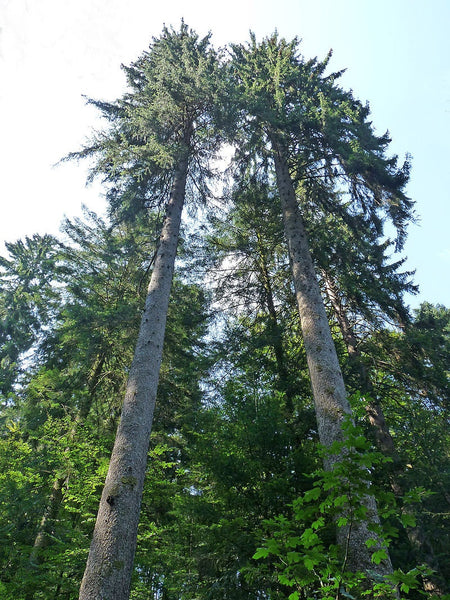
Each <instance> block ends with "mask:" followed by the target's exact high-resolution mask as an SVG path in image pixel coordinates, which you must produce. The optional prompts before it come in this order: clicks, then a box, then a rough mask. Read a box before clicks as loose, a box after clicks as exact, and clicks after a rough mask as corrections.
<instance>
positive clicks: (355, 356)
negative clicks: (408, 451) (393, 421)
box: [322, 273, 445, 596]
mask: <svg viewBox="0 0 450 600" xmlns="http://www.w3.org/2000/svg"><path fill="white" fill-rule="evenodd" d="M322 275H323V278H324V281H325V289H326V293H327V296H328V298H329V300H330V302H331V305H332V308H333V312H334V314H335V317H336V319H337V322H338V324H339V328H340V330H341V333H342V337H343V339H344V342H345V344H346V346H347V351H348V355H349V357H350V359H351V361H352V362H354V363H356V367H357V370H358V374H359V379H360V386H361V390H360V391H361V392H362V393H364V392H367V393H368V394H369V395H370V394H371V393H372V392H373V386H372V384H371V381H370V378H369V375H368V373H367V369H366V368H365V365H364V364H363V362H362V360H361V352H360V350H359V348H358V342H357V338H356V336H355V334H354V331H353V328H352V325H351V324H350V322H349V320H348V318H347V314H346V312H345V309H344V308H343V306H342V303H341V302H340V300H339V294H338V291H337V289H336V286H335V285H334V282H333V281H332V280H331V278H330V277H328V275H327V274H326V273H323V274H322ZM365 409H366V414H367V417H368V419H369V422H370V424H371V425H372V427H373V428H374V431H375V437H376V441H377V444H378V446H379V448H380V450H381V452H383V454H385V455H386V456H389V457H390V458H391V459H392V470H391V477H390V479H391V488H392V491H393V492H394V494H395V495H396V496H399V497H401V496H403V495H404V493H405V490H404V489H403V484H402V483H401V476H402V472H403V465H402V462H401V459H400V456H399V454H398V452H397V450H396V447H395V442H394V439H393V437H392V435H391V433H390V431H389V427H388V425H387V423H386V419H385V416H384V412H383V408H382V406H381V404H380V403H379V402H377V401H376V400H374V399H373V398H371V399H370V402H368V403H367V404H366V405H365ZM403 510H404V512H406V513H408V514H411V516H413V517H416V515H415V514H414V510H413V507H411V506H406V507H404V509H403ZM406 531H407V535H408V540H409V542H410V544H411V547H412V548H413V550H414V552H415V553H416V554H417V564H419V563H421V562H424V563H425V564H426V565H427V566H428V567H430V568H431V569H432V570H433V571H434V574H433V575H432V576H431V577H423V588H424V591H425V592H433V593H434V594H437V595H438V596H442V595H443V594H444V593H445V591H444V586H443V581H444V578H443V577H442V571H441V568H440V565H439V561H438V559H437V557H436V555H435V553H434V549H433V544H432V542H431V540H430V539H429V538H428V536H427V535H426V534H425V532H424V530H423V527H422V526H421V524H420V522H418V523H417V525H416V526H415V527H407V528H406Z"/></svg>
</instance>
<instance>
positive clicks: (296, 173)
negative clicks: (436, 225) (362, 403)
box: [232, 35, 411, 574]
mask: <svg viewBox="0 0 450 600" xmlns="http://www.w3.org/2000/svg"><path fill="white" fill-rule="evenodd" d="M233 50H234V64H233V66H232V75H233V77H234V81H235V84H236V86H237V95H238V103H239V104H240V107H241V110H242V111H243V113H244V114H246V115H249V117H248V118H247V119H245V117H244V119H243V121H242V122H243V124H244V125H243V127H246V128H247V130H248V131H249V137H252V138H253V139H256V140H258V138H259V140H260V141H259V149H260V150H259V153H260V155H262V156H264V157H267V156H268V158H270V159H271V160H272V161H273V165H274V170H275V179H276V184H277V188H278V194H279V198H280V201H281V207H282V214H283V223H284V231H285V237H286V240H287V244H288V249H289V259H290V263H291V269H292V276H293V281H294V286H295V292H296V298H297V304H298V310H299V315H300V319H301V326H302V333H303V339H304V344H305V349H306V355H307V359H308V367H309V372H310V377H311V385H312V390H313V396H314V402H315V408H316V417H317V425H318V432H319V437H320V440H321V442H322V444H323V445H324V446H325V447H328V448H330V447H332V446H333V444H335V443H336V442H339V441H342V440H343V438H344V433H343V429H342V423H343V420H344V419H345V415H351V408H350V405H349V402H348V399H347V394H346V390H345V385H344V380H343V377H342V373H341V369H340V365H339V361H338V357H337V353H336V350H335V346H334V343H333V339H332V336H331V331H330V327H329V323H328V317H327V314H326V310H325V306H324V302H323V299H322V296H321V291H320V287H319V284H318V279H317V275H316V272H315V268H314V264H313V261H312V258H311V252H310V248H309V243H308V239H307V233H306V229H305V224H304V219H303V217H302V214H301V208H300V207H301V204H302V202H307V201H308V194H309V193H310V192H311V189H312V190H313V191H315V190H317V188H318V184H317V181H320V180H322V182H323V183H322V185H321V192H322V193H321V194H317V199H318V200H319V201H320V200H322V201H324V202H325V203H328V210H334V211H336V212H339V211H340V212H342V211H343V210H345V205H344V204H343V203H339V202H334V203H333V202H332V201H330V199H331V200H332V199H333V196H330V194H328V193H327V191H328V190H329V189H331V190H332V191H334V190H335V189H337V187H338V186H339V188H340V189H341V190H342V193H341V195H340V196H339V197H344V199H345V201H346V203H347V206H348V208H347V210H354V211H357V210H360V211H362V212H364V213H365V214H367V215H368V217H370V219H371V222H372V224H373V227H375V228H377V229H380V228H381V227H382V224H383V218H386V216H387V217H389V218H390V220H391V221H392V222H393V224H394V226H395V227H396V228H397V232H398V236H397V246H398V247H401V245H402V243H403V240H404V236H405V226H406V224H407V221H408V219H409V218H410V215H411V202H410V201H409V199H408V198H407V197H406V196H405V195H404V193H403V187H404V185H405V183H406V181H407V175H408V164H406V165H404V167H403V169H401V170H398V169H397V168H396V159H395V158H394V159H388V158H386V156H385V149H386V146H387V144H388V141H389V139H388V137H387V136H383V137H381V138H380V137H377V136H375V134H374V133H373V131H372V128H371V125H370V123H369V122H368V121H367V120H366V118H367V115H368V112H369V111H368V108H367V107H363V106H362V105H361V104H360V103H358V102H357V101H356V100H354V99H353V97H352V95H351V93H349V92H344V91H343V90H341V89H340V88H338V87H337V86H336V84H335V81H336V79H337V78H338V76H339V74H333V75H331V76H325V75H324V71H325V69H326V66H327V62H328V58H329V57H328V58H327V59H326V60H325V61H322V62H319V61H317V60H316V59H315V60H311V61H305V60H304V59H303V58H302V57H301V56H300V54H299V50H298V41H297V40H296V39H294V40H293V41H292V42H290V43H288V42H286V41H285V40H283V39H281V40H279V39H278V37H277V35H273V36H272V37H270V38H267V39H265V40H263V41H262V42H261V43H260V44H258V43H257V42H256V39H255V37H254V36H252V39H251V42H250V43H249V44H248V46H244V45H240V46H238V45H235V46H234V47H233ZM267 147H269V148H270V150H269V152H267ZM311 182H312V183H311ZM334 197H336V196H334ZM338 459H339V455H334V456H333V455H330V456H329V457H328V459H327V461H326V462H327V468H328V469H332V468H333V464H334V462H335V461H336V460H338ZM365 509H366V518H365V519H363V520H361V521H360V522H359V523H353V524H352V526H351V527H350V529H348V528H347V527H345V528H340V529H338V537H339V541H340V545H341V547H342V549H343V550H344V548H347V550H348V560H347V564H348V565H349V566H350V568H351V569H354V570H363V571H366V572H369V571H370V570H372V569H373V568H374V566H373V564H372V563H371V552H370V551H369V550H368V548H367V545H366V542H367V541H368V540H369V539H370V538H371V537H372V533H371V532H370V531H369V529H368V525H369V523H370V522H371V521H373V522H377V521H378V516H377V509H376V505H375V502H374V499H373V498H372V497H371V496H370V495H369V494H368V495H367V496H366V499H365ZM391 569H392V567H391V565H390V561H389V558H387V559H386V561H384V562H383V563H380V564H379V565H377V567H376V570H377V572H378V573H379V574H386V573H390V572H391Z"/></svg>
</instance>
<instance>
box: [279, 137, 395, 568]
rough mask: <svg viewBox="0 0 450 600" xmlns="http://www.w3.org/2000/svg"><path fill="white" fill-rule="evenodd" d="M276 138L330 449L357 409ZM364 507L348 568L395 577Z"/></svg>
mask: <svg viewBox="0 0 450 600" xmlns="http://www.w3.org/2000/svg"><path fill="white" fill-rule="evenodd" d="M270 139H271V143H272V149H273V157H274V162H275V172H276V180H277V187H278V193H279V196H280V201H281V207H282V213H283V221H284V231H285V236H286V240H287V243H288V249H289V260H290V264H291V270H292V274H293V280H294V287H295V294H296V299H297V305H298V310H299V315H300V322H301V327H302V335H303V342H304V345H305V351H306V357H307V362H308V369H309V373H310V378H311V387H312V391H313V398H314V405H315V412H316V419H317V427H318V433H319V439H320V442H321V444H322V445H323V446H325V447H326V448H329V447H330V446H331V445H332V444H333V442H336V441H343V440H344V434H343V430H342V421H343V419H344V418H345V416H346V415H351V408H350V404H349V402H348V399H347V394H346V390H345V385H344V379H343V376H342V372H341V368H340V365H339V361H338V357H337V353H336V348H335V346H334V341H333V338H332V335H331V329H330V325H329V322H328V317H327V314H326V310H325V304H324V302H323V298H322V295H321V292H320V287H319V283H318V280H317V275H316V273H315V269H314V265H313V262H312V258H311V253H310V251H309V245H308V240H307V236H306V231H305V226H304V223H303V219H302V216H301V214H300V210H299V207H298V203H297V198H296V194H295V190H294V186H293V183H292V179H291V176H290V173H289V167H288V163H287V158H286V151H285V148H284V146H283V144H282V143H280V142H279V140H278V139H277V136H276V134H274V133H272V134H270ZM340 458H342V457H340V456H334V457H329V458H328V459H327V460H326V461H325V468H326V469H328V470H331V469H332V468H333V464H334V462H336V461H337V460H339V459H340ZM364 504H365V507H366V509H367V521H364V522H355V523H352V524H351V525H350V527H339V528H338V531H337V541H338V544H339V546H340V547H341V549H342V551H343V553H344V554H345V562H346V566H347V568H348V569H350V570H351V571H357V570H362V571H365V572H368V571H376V572H377V573H378V574H380V575H385V574H388V573H391V572H392V565H391V561H390V559H389V558H388V559H387V560H386V561H383V562H382V563H381V564H380V565H375V564H374V563H372V561H371V554H372V551H373V550H374V549H372V551H369V550H368V549H367V546H366V543H365V542H366V541H367V540H369V539H373V538H374V537H375V536H374V533H373V532H371V531H370V530H369V528H368V524H369V523H370V522H372V523H377V524H378V523H379V518H378V511H377V507H376V502H375V499H374V498H373V497H372V496H369V495H368V496H366V498H365V499H364Z"/></svg>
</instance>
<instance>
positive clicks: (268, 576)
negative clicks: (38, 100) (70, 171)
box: [0, 22, 450, 600]
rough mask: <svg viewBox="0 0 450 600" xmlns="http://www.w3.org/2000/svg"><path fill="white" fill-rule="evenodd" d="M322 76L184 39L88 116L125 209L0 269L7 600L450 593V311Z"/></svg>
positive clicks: (294, 52) (332, 83)
mask: <svg viewBox="0 0 450 600" xmlns="http://www.w3.org/2000/svg"><path fill="white" fill-rule="evenodd" d="M330 61H331V53H330V54H329V55H328V56H327V57H325V59H323V60H318V59H312V60H307V59H305V58H304V57H303V56H302V54H301V44H300V42H299V40H298V39H294V40H292V41H287V40H284V39H282V38H280V37H279V36H278V35H277V34H276V33H275V34H273V35H271V36H269V37H267V38H265V39H263V40H261V41H258V40H257V39H256V38H255V36H254V35H253V34H252V35H251V36H250V40H249V42H248V43H246V44H235V45H230V46H229V48H227V49H223V50H221V51H217V50H215V49H214V48H213V47H212V45H211V36H210V35H208V36H206V37H205V38H199V36H198V35H197V34H196V33H195V32H194V31H192V30H191V29H190V28H189V27H188V26H187V25H186V24H185V23H184V22H182V23H181V26H180V29H179V30H178V31H177V30H174V29H171V28H164V30H163V31H162V34H161V36H160V37H158V38H155V39H153V41H152V42H151V44H150V46H149V48H148V50H147V51H145V52H144V53H143V54H142V55H141V56H140V57H139V58H138V59H137V60H136V61H135V62H133V63H132V64H131V65H129V66H126V67H124V73H125V76H126V80H127V84H128V90H127V92H126V93H125V94H124V95H123V96H122V97H120V98H119V99H117V100H115V101H106V100H89V102H90V103H92V104H94V105H95V106H96V107H97V108H98V109H99V111H100V113H101V115H102V116H103V118H104V122H105V127H104V129H103V130H101V131H98V132H96V133H94V134H93V135H92V137H91V139H90V140H89V141H88V142H87V143H86V145H85V147H84V148H82V149H81V150H79V151H77V152H74V153H72V154H71V155H70V156H69V157H68V158H72V159H73V158H75V159H84V158H86V159H88V160H90V161H91V162H90V165H91V175H90V176H91V177H100V178H101V179H102V180H103V182H104V185H105V192H106V197H107V200H108V214H107V216H105V217H99V216H98V215H96V214H94V213H91V212H89V211H87V210H86V211H85V215H84V217H83V218H82V219H74V220H70V219H68V220H66V221H65V222H64V223H63V226H62V235H61V236H59V237H56V236H50V235H46V236H37V235H35V236H33V237H31V238H26V239H25V240H19V241H17V242H15V243H9V244H7V252H8V255H7V256H6V257H2V258H0V360H1V363H0V402H1V404H0V465H1V468H0V473H1V474H0V480H1V485H0V515H1V517H0V595H1V597H2V598H5V600H13V599H14V600H39V599H48V598H64V599H67V600H72V599H73V600H75V598H78V594H79V590H80V582H81V581H82V579H83V583H82V587H81V592H80V596H79V597H80V598H81V599H83V600H86V599H87V598H89V599H90V600H91V599H94V598H95V599H97V600H100V598H106V597H110V598H112V597H114V598H116V599H117V600H118V599H120V600H122V599H128V598H132V599H134V600H149V599H152V600H193V599H196V600H225V599H226V598H233V599H234V600H240V599H242V600H247V599H248V600H250V598H252V599H254V598H259V599H263V598H264V599H268V600H309V599H312V598H317V599H322V600H331V599H337V598H385V599H388V598H404V599H411V600H416V599H419V598H423V597H426V598H430V599H432V598H444V599H445V598H450V590H449V588H448V581H449V579H450V560H449V555H448V547H449V545H450V528H449V519H448V515H449V502H450V496H449V492H448V490H449V486H450V481H449V459H450V454H449V448H450V439H449V428H448V419H449V371H448V359H449V351H450V350H449V331H450V311H449V309H447V308H446V307H444V306H441V305H436V306H434V305H432V304H430V303H426V302H425V303H423V304H422V305H421V307H420V308H419V309H418V310H416V311H413V312H412V313H411V311H410V310H409V308H408V306H407V297H406V294H408V293H415V292H416V291H417V286H416V285H415V283H414V279H413V275H414V274H413V273H412V272H409V271H405V270H404V260H405V259H404V257H403V256H402V255H401V250H402V248H403V244H404V240H405V236H406V233H407V226H408V224H409V223H411V222H412V221H413V219H414V213H413V202H412V200H411V199H410V198H408V196H407V192H406V185H407V181H408V176H409V170H410V160H409V157H406V159H405V161H404V163H403V164H400V163H399V159H398V157H396V156H390V155H389V142H390V139H389V135H388V134H387V133H386V134H384V135H381V136H379V135H377V134H376V133H375V129H374V126H373V125H372V123H371V121H369V115H370V110H369V106H368V105H363V104H361V103H360V102H359V101H358V100H357V99H355V98H354V96H353V93H352V92H350V91H347V90H344V89H343V88H342V87H340V86H339V77H340V74H341V72H334V73H333V72H330ZM229 147H231V148H233V151H234V155H233V158H232V161H231V164H230V165H229V167H228V168H227V169H226V172H224V173H223V174H222V175H223V177H222V179H220V178H219V177H218V176H217V173H218V172H220V171H221V169H222V166H221V164H223V162H224V161H222V163H221V162H220V160H219V161H218V157H220V153H221V152H222V151H223V150H224V149H225V148H229ZM218 165H219V166H218ZM223 170H224V169H223ZM184 204H187V205H188V206H189V207H191V208H192V210H191V211H189V213H188V214H187V215H184V216H183V217H182V211H183V206H184ZM387 232H391V233H392V232H394V239H392V240H391V239H389V237H388V235H387ZM105 478H106V482H105ZM99 502H100V508H99ZM97 510H98V513H97ZM83 572H85V575H84V578H83Z"/></svg>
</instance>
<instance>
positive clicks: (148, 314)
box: [79, 154, 188, 600]
mask: <svg viewBox="0 0 450 600" xmlns="http://www.w3.org/2000/svg"><path fill="white" fill-rule="evenodd" d="M187 165H188V157H187V154H186V156H185V157H184V158H183V159H181V161H180V164H179V165H178V169H177V171H176V173H175V176H174V181H173V187H172V191H171V196H170V199H169V202H168V205H167V211H166V216H165V219H164V224H163V227H162V231H161V236H160V242H159V247H158V251H157V254H156V259H155V265H154V269H153V273H152V276H151V280H150V284H149V288H148V295H147V299H146V303H145V309H144V313H143V315H142V320H141V325H140V330H139V336H138V341H137V344H136V350H135V354H134V359H133V362H132V365H131V368H130V373H129V378H128V383H127V388H126V392H125V399H124V404H123V409H122V415H121V419H120V423H119V426H118V430H117V435H116V440H115V443H114V448H113V451H112V455H111V462H110V466H109V471H108V475H107V477H106V482H105V486H104V488H103V493H102V497H101V500H100V508H99V511H98V515H97V522H96V525H95V529H94V534H93V539H92V543H91V548H90V552H89V557H88V561H87V564H86V570H85V573H84V577H83V581H82V583H81V589H80V596H79V597H80V600H127V599H128V597H129V594H130V587H131V575H132V570H133V562H134V554H135V550H136V539H137V529H138V522H139V513H140V505H141V498H142V490H143V486H144V476H145V471H146V465H147V453H148V447H149V441H150V433H151V428H152V420H153V411H154V406H155V400H156V391H157V387H158V379H159V369H160V365H161V359H162V350H163V343H164V333H165V325H166V318H167V309H168V304H169V296H170V290H171V285H172V276H173V271H174V263H175V257H176V252H177V245H178V236H179V229H180V223H181V213H182V209H183V204H184V198H185V187H186V176H187Z"/></svg>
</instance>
